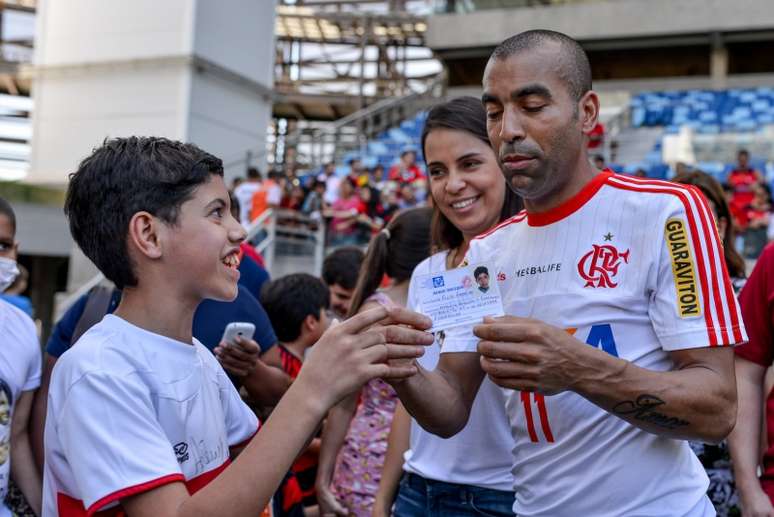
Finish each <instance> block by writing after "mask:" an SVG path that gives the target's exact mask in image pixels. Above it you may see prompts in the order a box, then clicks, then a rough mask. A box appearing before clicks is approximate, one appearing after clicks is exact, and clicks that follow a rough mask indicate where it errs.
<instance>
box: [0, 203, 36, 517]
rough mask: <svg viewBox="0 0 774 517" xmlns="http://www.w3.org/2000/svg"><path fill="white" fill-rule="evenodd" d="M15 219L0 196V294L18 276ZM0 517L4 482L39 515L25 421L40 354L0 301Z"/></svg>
mask: <svg viewBox="0 0 774 517" xmlns="http://www.w3.org/2000/svg"><path fill="white" fill-rule="evenodd" d="M17 249H18V243H17V242H16V216H15V214H14V212H13V209H12V208H11V205H10V204H8V202H7V201H6V200H5V199H3V198H0V292H2V291H3V290H4V289H5V288H7V287H8V286H9V285H11V284H12V283H13V281H14V280H15V278H16V276H17V275H18V274H19V269H18V267H17V266H16V258H17ZM0 336H2V346H0V517H10V516H11V515H12V513H11V510H10V509H9V508H8V507H7V506H6V505H5V504H4V503H3V502H2V501H3V500H4V499H5V496H6V492H7V490H8V481H9V478H13V481H14V483H16V485H17V486H18V487H19V489H20V490H21V492H22V494H24V498H25V499H26V500H27V502H28V503H29V505H30V507H31V508H32V510H33V511H34V512H35V513H36V514H37V515H40V505H41V477H40V472H39V471H38V469H37V467H36V466H35V461H34V458H33V456H32V445H31V441H30V434H29V419H30V410H31V408H32V401H33V399H34V396H35V390H36V389H37V388H38V386H39V385H40V370H41V354H40V345H39V343H38V336H37V332H36V329H35V324H34V323H33V321H32V320H31V319H30V317H29V316H27V315H26V314H25V313H24V312H22V311H21V310H19V309H17V308H16V307H14V306H12V305H11V304H9V303H7V302H5V301H2V300H0Z"/></svg>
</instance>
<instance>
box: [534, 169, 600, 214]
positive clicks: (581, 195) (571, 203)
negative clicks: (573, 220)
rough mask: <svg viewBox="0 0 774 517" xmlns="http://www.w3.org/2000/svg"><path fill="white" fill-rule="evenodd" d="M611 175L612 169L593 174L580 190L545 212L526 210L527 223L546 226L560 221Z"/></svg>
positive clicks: (591, 195) (580, 205)
mask: <svg viewBox="0 0 774 517" xmlns="http://www.w3.org/2000/svg"><path fill="white" fill-rule="evenodd" d="M612 175H613V171H611V170H610V169H605V170H603V171H602V172H600V173H599V174H597V175H596V176H594V177H593V178H592V179H591V181H589V182H588V183H587V184H586V185H585V186H584V187H583V188H582V189H581V190H580V192H578V193H577V194H575V195H574V196H573V197H571V198H570V199H568V200H567V201H565V202H564V203H562V204H561V205H559V206H557V207H555V208H552V209H551V210H546V211H545V212H540V213H529V212H527V224H529V225H530V226H546V225H549V224H552V223H555V222H557V221H560V220H562V219H564V218H565V217H567V216H569V215H571V214H572V213H574V212H576V211H578V210H579V209H580V208H581V207H582V206H583V205H585V204H586V202H587V201H588V200H589V199H591V198H592V197H594V194H596V193H597V191H598V190H599V189H600V188H602V185H604V184H605V182H606V181H607V178H609V177H610V176H612Z"/></svg>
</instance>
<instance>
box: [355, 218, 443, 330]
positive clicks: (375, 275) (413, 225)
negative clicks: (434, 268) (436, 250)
mask: <svg viewBox="0 0 774 517" xmlns="http://www.w3.org/2000/svg"><path fill="white" fill-rule="evenodd" d="M432 216H433V210H432V209H431V208H430V207H420V208H412V209H409V210H405V211H403V212H400V213H398V214H397V215H396V216H395V217H393V218H392V219H391V220H390V222H389V223H388V224H387V226H386V227H385V229H384V230H382V231H380V232H379V233H377V234H376V235H374V236H373V238H371V243H370V244H369V245H368V254H367V255H366V257H365V261H364V262H363V265H362V267H361V268H360V277H359V279H358V281H357V288H356V289H355V293H354V294H353V295H352V304H351V305H350V309H349V315H348V316H352V315H354V314H357V311H359V310H360V307H362V306H363V303H364V302H365V301H366V300H367V299H368V297H369V296H371V295H372V294H374V293H375V292H376V290H377V289H378V288H379V284H381V282H382V279H383V278H384V275H385V274H386V275H387V276H388V277H390V278H391V279H393V280H394V281H395V283H400V282H405V281H406V280H409V279H410V278H411V273H412V272H413V271H414V268H415V267H417V266H418V265H419V263H420V262H422V261H423V260H425V259H426V258H427V257H429V256H430V221H431V219H432Z"/></svg>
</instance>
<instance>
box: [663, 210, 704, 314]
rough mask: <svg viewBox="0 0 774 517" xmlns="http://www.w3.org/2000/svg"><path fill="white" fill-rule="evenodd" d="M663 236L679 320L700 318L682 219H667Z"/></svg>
mask: <svg viewBox="0 0 774 517" xmlns="http://www.w3.org/2000/svg"><path fill="white" fill-rule="evenodd" d="M664 236H665V237H666V243H667V246H668V248H669V256H670V257H671V259H672V275H673V276H674V280H675V289H676V291H677V310H678V312H679V313H680V317H681V318H692V317H694V316H701V304H700V303H699V287H698V283H697V282H696V266H695V265H694V260H693V252H692V251H691V243H690V242H689V240H688V232H687V231H686V229H685V221H683V220H682V219H668V220H667V222H666V226H665V227H664Z"/></svg>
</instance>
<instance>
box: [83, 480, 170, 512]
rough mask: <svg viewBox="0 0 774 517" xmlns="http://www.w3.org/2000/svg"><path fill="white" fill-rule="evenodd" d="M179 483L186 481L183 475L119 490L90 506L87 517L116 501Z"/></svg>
mask: <svg viewBox="0 0 774 517" xmlns="http://www.w3.org/2000/svg"><path fill="white" fill-rule="evenodd" d="M178 481H185V478H184V477H183V475H182V474H170V475H168V476H162V477H160V478H156V479H152V480H150V481H146V482H145V483H140V484H138V485H134V486H130V487H126V488H122V489H121V490H117V491H115V492H113V493H112V494H108V495H106V496H105V497H103V498H102V499H99V500H98V501H96V502H95V503H94V504H92V505H91V506H89V508H88V509H87V510H86V516H87V517H91V516H92V515H94V514H95V513H97V512H98V511H99V509H100V508H102V507H103V506H107V505H109V504H111V503H114V502H116V501H120V500H121V499H123V498H125V497H130V496H133V495H137V494H141V493H143V492H147V491H149V490H153V489H154V488H158V487H160V486H163V485H168V484H169V483H176V482H178ZM75 515H77V514H75Z"/></svg>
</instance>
